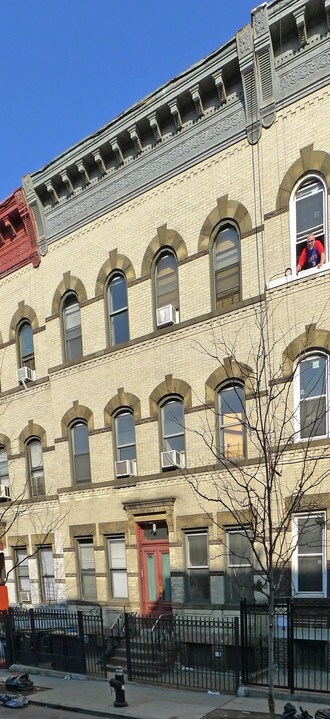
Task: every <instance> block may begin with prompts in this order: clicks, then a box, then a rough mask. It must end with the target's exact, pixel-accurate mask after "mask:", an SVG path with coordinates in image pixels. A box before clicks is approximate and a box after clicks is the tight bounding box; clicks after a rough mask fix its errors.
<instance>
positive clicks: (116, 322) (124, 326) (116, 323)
mask: <svg viewBox="0 0 330 719" xmlns="http://www.w3.org/2000/svg"><path fill="white" fill-rule="evenodd" d="M110 334H111V344H112V345H119V344H120V343H121V342H127V341H128V340H129V333H128V312H127V310H125V311H124V312H120V313H119V314H117V315H113V316H112V317H111V318H110Z"/></svg>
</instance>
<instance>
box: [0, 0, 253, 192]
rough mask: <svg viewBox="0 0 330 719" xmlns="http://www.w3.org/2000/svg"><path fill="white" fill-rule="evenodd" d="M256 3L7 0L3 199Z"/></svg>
mask: <svg viewBox="0 0 330 719" xmlns="http://www.w3.org/2000/svg"><path fill="white" fill-rule="evenodd" d="M258 4H260V3H258V2H253V0H204V1H203V0H175V1H174V0H167V2H161V1H160V0H1V7H0V23H1V57H2V62H1V65H2V68H1V70H2V71H1V113H0V150H1V152H0V158H1V160H0V201H1V200H3V199H5V197H7V196H8V195H9V194H10V193H11V192H12V191H13V190H14V189H16V187H18V186H19V185H20V184H21V178H22V176H23V175H25V174H26V173H28V172H32V171H33V170H36V169H38V168H40V167H42V166H43V165H45V164H47V162H49V161H50V160H52V159H53V158H54V157H56V155H58V154H59V153H61V152H63V151H64V150H66V149H67V148H69V147H70V146H71V145H73V144H74V143H75V142H78V141H79V140H81V139H83V138H84V137H85V136H86V135H88V134H90V133H92V132H94V131H95V130H97V129H98V128H99V127H101V126H102V125H104V124H106V123H107V122H109V120H111V119H112V118H114V117H116V115H118V114H119V113H120V112H121V111H122V110H124V109H125V108H127V107H129V106H130V105H132V104H133V103H134V102H137V101H138V100H140V99H141V98H143V97H144V96H145V95H147V94H148V93H149V92H151V91H152V90H155V89H156V88H157V87H159V86H160V85H162V84H163V83H164V82H167V80H170V79H171V78H173V77H175V76H176V75H177V74H179V73H180V72H182V71H183V70H185V69H186V68H188V67H189V66H190V65H192V64H193V63H195V62H197V61H198V60H200V59H201V58H203V57H205V56H206V55H208V54H209V53H211V52H212V51H213V50H215V49H216V48H218V47H220V46H221V45H223V44H224V43H225V42H226V41H227V40H229V39H230V38H231V37H232V36H233V35H234V34H235V32H237V30H238V29H240V28H241V27H242V26H243V25H245V24H246V23H248V22H250V19H251V9H252V8H253V7H255V6H256V5H258Z"/></svg>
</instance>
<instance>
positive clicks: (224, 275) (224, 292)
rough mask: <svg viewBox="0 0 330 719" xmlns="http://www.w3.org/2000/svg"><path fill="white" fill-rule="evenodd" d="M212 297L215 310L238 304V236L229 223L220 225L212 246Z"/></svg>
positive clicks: (239, 292) (239, 296) (235, 229)
mask: <svg viewBox="0 0 330 719" xmlns="http://www.w3.org/2000/svg"><path fill="white" fill-rule="evenodd" d="M213 267H214V295H215V306H216V309H221V308H222V307H227V306H228V305H232V304H235V302H239V300H240V298H241V289H240V248H239V234H238V231H237V228H236V227H235V225H232V224H230V223H229V222H226V223H223V224H221V225H220V229H219V232H218V233H217V235H216V237H215V240H214V244H213Z"/></svg>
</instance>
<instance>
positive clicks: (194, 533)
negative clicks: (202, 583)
mask: <svg viewBox="0 0 330 719" xmlns="http://www.w3.org/2000/svg"><path fill="white" fill-rule="evenodd" d="M184 534H185V545H186V546H185V553H186V571H187V601H188V602H193V603H201V604H208V603H210V602H211V582H210V547H209V533H208V530H207V529H200V530H199V529H195V530H194V529H191V530H190V529H186V530H185V532H184ZM196 536H198V537H201V536H203V537H206V551H207V563H206V564H198V565H196V564H191V562H190V544H189V537H196ZM199 569H205V570H206V571H207V572H208V577H209V596H208V598H207V599H199V600H197V599H195V598H194V597H192V596H191V593H190V577H191V572H192V573H193V572H194V570H197V571H198V570H199Z"/></svg>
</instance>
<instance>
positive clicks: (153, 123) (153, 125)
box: [148, 112, 162, 142]
mask: <svg viewBox="0 0 330 719" xmlns="http://www.w3.org/2000/svg"><path fill="white" fill-rule="evenodd" d="M148 120H149V122H150V127H151V129H152V131H153V133H154V136H155V140H156V142H161V140H162V133H161V130H160V127H159V124H158V120H157V117H156V113H155V112H154V113H153V114H152V115H149V116H148Z"/></svg>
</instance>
